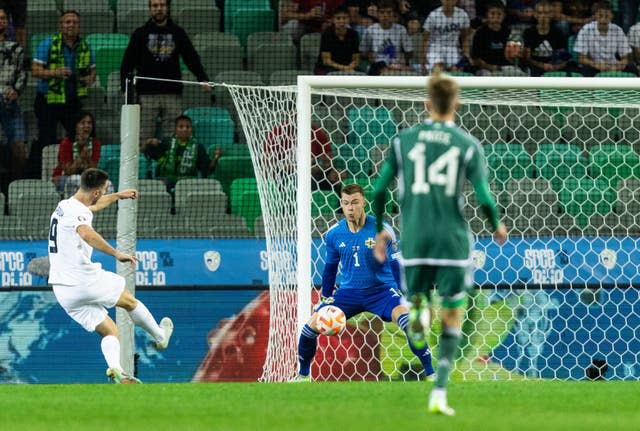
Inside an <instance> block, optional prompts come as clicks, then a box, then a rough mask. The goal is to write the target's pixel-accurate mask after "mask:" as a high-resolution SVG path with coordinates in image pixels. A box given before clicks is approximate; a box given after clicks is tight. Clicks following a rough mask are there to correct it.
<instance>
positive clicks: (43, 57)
mask: <svg viewBox="0 0 640 431" xmlns="http://www.w3.org/2000/svg"><path fill="white" fill-rule="evenodd" d="M51 44H52V39H51V38H50V37H47V38H45V39H44V40H43V41H42V42H40V45H38V49H37V50H36V56H35V58H34V60H37V61H38V62H40V63H44V64H49V50H50V49H51Z"/></svg>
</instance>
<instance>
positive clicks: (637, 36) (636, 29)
mask: <svg viewBox="0 0 640 431" xmlns="http://www.w3.org/2000/svg"><path fill="white" fill-rule="evenodd" d="M629 45H630V46H631V50H632V52H633V61H634V62H635V64H636V67H637V65H638V64H640V22H639V23H637V24H634V25H633V26H631V28H630V29H629Z"/></svg>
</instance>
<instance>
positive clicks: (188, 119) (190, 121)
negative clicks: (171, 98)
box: [173, 114, 193, 127]
mask: <svg viewBox="0 0 640 431" xmlns="http://www.w3.org/2000/svg"><path fill="white" fill-rule="evenodd" d="M182 120H185V121H188V122H189V124H193V120H191V117H189V116H187V115H184V114H183V115H178V116H177V117H176V119H175V120H174V121H173V126H174V127H176V126H177V125H178V122H179V121H182Z"/></svg>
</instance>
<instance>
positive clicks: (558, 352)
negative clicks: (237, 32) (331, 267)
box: [227, 75, 640, 381]
mask: <svg viewBox="0 0 640 431" xmlns="http://www.w3.org/2000/svg"><path fill="white" fill-rule="evenodd" d="M427 79H428V78H427V77H418V76H383V77H368V76H340V75H338V76H300V77H298V85H297V86H295V87H251V86H233V85H229V86H227V87H228V88H229V90H230V93H231V95H232V97H233V100H234V103H235V106H236V108H237V110H238V113H239V117H240V121H241V124H242V128H243V131H244V133H245V136H246V138H247V143H248V145H249V148H250V152H251V157H252V160H253V164H254V168H255V169H254V170H255V173H256V177H257V181H258V187H259V192H260V199H261V206H262V213H263V217H264V224H265V233H266V243H267V254H268V256H269V273H270V276H269V280H270V307H271V314H270V322H271V323H270V334H269V346H268V352H267V359H266V362H265V366H264V374H263V380H265V381H282V380H287V379H289V378H290V377H292V376H294V375H295V373H296V371H297V360H296V345H297V338H298V334H299V331H300V328H301V326H302V325H304V323H305V322H306V321H307V319H308V317H309V315H310V313H311V305H312V303H313V302H315V301H317V297H318V296H319V291H318V288H319V285H320V283H321V271H322V269H323V267H324V262H323V258H324V254H323V253H324V248H323V244H322V235H323V233H324V232H326V229H327V228H328V227H329V226H331V225H332V224H333V223H335V222H337V221H338V220H339V219H340V218H341V216H340V214H339V197H338V196H337V195H336V193H335V192H336V191H337V190H339V187H329V188H327V187H326V185H327V184H329V185H335V183H334V182H332V180H331V178H330V176H331V175H332V174H334V173H335V172H339V173H340V174H341V175H342V180H341V182H342V183H348V182H357V183H358V184H361V185H362V186H363V188H364V189H365V194H366V197H367V198H370V197H371V193H372V189H373V183H374V181H375V178H376V176H377V173H378V172H379V169H380V167H381V164H382V163H383V161H384V158H385V154H386V151H387V149H388V146H389V142H390V140H391V138H392V137H393V136H394V135H395V134H396V133H397V132H398V130H401V129H403V128H406V127H410V126H412V125H414V124H416V123H417V122H419V121H420V120H422V119H424V118H426V116H427V113H426V112H425V108H424V101H425V98H426V94H425V93H426V84H427ZM453 79H454V80H456V82H458V84H459V85H460V89H461V91H460V102H461V106H460V109H459V111H458V113H457V118H456V121H457V123H458V124H459V125H460V126H461V127H462V128H463V129H465V130H467V131H468V132H469V133H471V134H472V135H474V136H475V137H476V138H477V139H478V140H479V141H480V142H481V144H482V145H483V147H484V150H485V155H486V159H487V163H488V168H489V176H490V181H491V184H490V185H491V189H492V191H493V193H494V195H495V197H496V200H497V202H498V205H499V208H500V211H501V217H502V219H503V220H504V221H505V223H506V224H507V226H508V230H509V232H510V235H511V237H510V240H509V242H508V243H507V244H506V245H505V246H504V247H503V248H499V247H497V246H496V245H495V244H494V243H493V242H492V240H491V232H490V231H489V228H488V223H486V222H485V220H484V217H483V215H482V214H481V213H480V212H479V211H478V208H477V203H476V202H475V198H474V196H473V193H472V188H471V187H470V185H465V186H464V188H463V192H464V195H465V201H464V205H463V208H462V211H463V212H464V215H465V218H467V219H468V221H469V223H470V227H471V230H472V233H473V234H474V238H475V247H474V250H473V261H474V265H475V267H476V272H475V280H474V282H475V283H474V284H475V288H474V290H473V292H472V293H471V294H470V295H469V304H468V309H467V317H468V318H467V321H466V323H465V326H464V331H465V334H464V338H463V340H464V341H463V344H464V345H463V346H462V353H461V357H460V359H459V360H458V362H457V369H456V373H455V376H457V377H458V378H462V379H514V378H527V377H528V378H539V377H545V378H556V379H583V378H585V376H587V378H590V377H588V376H589V375H591V376H593V375H598V373H601V374H603V373H604V372H605V371H606V370H605V368H603V367H602V365H601V364H602V362H603V361H604V363H605V364H607V366H608V370H609V371H608V372H607V373H608V374H607V378H620V379H623V378H632V376H637V377H640V361H638V359H637V357H636V356H635V355H634V354H633V350H634V348H631V347H626V348H622V347H621V346H638V347H639V348H640V339H639V337H638V336H637V333H636V332H634V330H633V328H634V325H636V324H640V318H638V319H636V318H635V317H633V318H631V319H630V318H629V315H631V316H636V315H638V316H640V299H639V298H638V290H637V289H626V290H625V289H623V287H627V286H634V285H637V283H638V282H640V273H639V271H638V267H637V265H636V264H635V263H634V262H635V259H636V258H635V256H636V252H635V251H634V250H635V249H636V248H637V246H638V245H639V243H638V242H639V240H638V237H639V236H640V217H638V216H637V214H638V213H639V212H640V203H639V202H638V200H639V199H640V193H639V192H638V190H640V151H639V150H640V145H639V144H638V142H640V97H639V96H640V82H638V80H634V79H627V78H580V79H576V78H547V77H545V78H521V77H517V78H511V77H456V76H454V77H453ZM294 101H295V102H297V109H296V114H297V116H296V118H295V120H292V119H291V117H290V113H288V112H287V111H288V110H289V109H290V108H289V106H290V104H291V103H292V102H294ZM283 124H289V126H287V127H293V128H294V133H290V134H287V133H280V135H284V136H280V138H282V139H280V140H279V141H277V142H276V141H270V138H269V136H271V135H270V134H272V132H273V129H274V128H278V127H280V128H281V129H280V132H282V125H283ZM317 129H320V130H322V131H324V132H325V133H326V135H328V138H329V141H330V143H331V147H332V153H333V154H332V157H331V161H330V163H329V166H328V167H327V166H326V165H325V166H323V169H324V173H323V175H324V177H323V178H321V179H320V180H318V178H317V167H318V166H317V165H316V164H317V163H318V159H317V157H315V156H314V155H313V154H312V135H313V136H315V133H316V130H317ZM287 130H288V129H287ZM316 144H317V143H316ZM291 149H294V150H295V151H291ZM316 151H317V149H316ZM292 166H293V167H294V168H292ZM292 169H293V172H292ZM323 184H324V186H323ZM386 208H387V214H388V216H389V221H390V222H391V224H392V225H393V226H394V228H395V229H396V230H397V229H398V227H399V221H400V217H399V214H398V205H397V201H396V199H395V190H394V191H393V192H392V193H391V195H390V196H389V198H388V201H387V204H386ZM405 240H406V239H405ZM292 277H293V278H292ZM436 305H437V303H436ZM630 313H631V314H630ZM636 320H638V322H636ZM436 325H437V324H436ZM433 329H434V331H433V334H432V335H431V345H432V347H433V348H434V350H435V351H437V344H436V343H437V337H436V334H437V332H438V327H437V326H436V327H434V328H433ZM319 343H320V346H319V349H318V354H317V356H316V360H315V362H314V365H313V367H312V375H313V376H314V378H317V379H327V380H331V379H346V380H361V379H367V380H389V379H392V380H393V379H398V380H408V379H412V378H416V377H418V376H419V370H416V368H415V363H416V360H415V358H413V357H412V355H411V353H410V352H409V351H408V349H407V347H406V339H405V337H404V334H402V333H401V331H399V330H398V329H397V328H395V327H394V326H393V325H387V326H383V325H382V323H381V322H380V321H379V319H376V318H373V317H372V316H369V315H364V316H360V317H359V318H357V319H354V321H353V322H350V324H349V326H348V328H347V331H346V332H345V333H344V334H342V335H341V336H340V337H339V339H338V338H335V337H334V338H330V339H328V338H326V337H320V339H319ZM345 352H347V353H346V356H347V358H345ZM598 364H600V365H598ZM594 369H595V371H594ZM603 370H605V371H603ZM590 373H591V374H590ZM594 373H595V374H594ZM637 377H636V378H637Z"/></svg>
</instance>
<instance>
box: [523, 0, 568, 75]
mask: <svg viewBox="0 0 640 431" xmlns="http://www.w3.org/2000/svg"><path fill="white" fill-rule="evenodd" d="M534 17H535V21H536V25H535V26H533V27H529V28H527V29H526V30H525V31H524V34H523V35H522V42H523V55H522V58H523V60H524V62H525V64H527V65H529V68H530V72H531V75H532V76H540V75H542V74H543V73H545V72H555V71H560V70H565V68H566V67H567V63H568V60H569V59H570V58H571V56H570V54H569V51H567V39H566V37H564V35H563V34H562V32H560V30H558V29H557V28H555V27H553V26H552V25H551V18H552V17H553V8H552V6H551V2H550V1H548V0H542V1H540V2H539V3H538V4H536V7H535V10H534Z"/></svg>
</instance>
